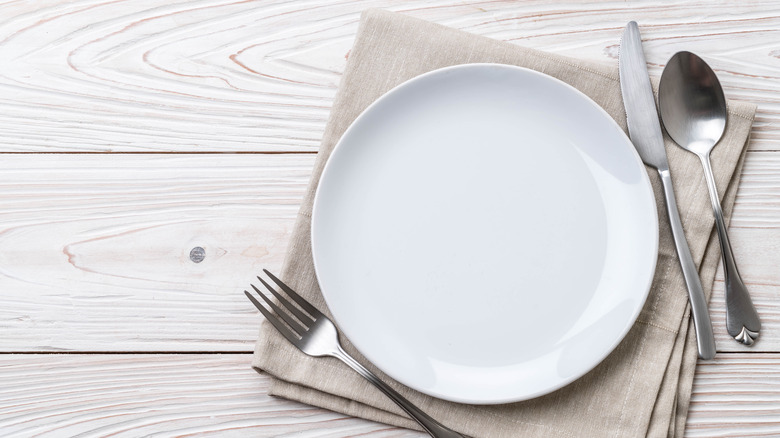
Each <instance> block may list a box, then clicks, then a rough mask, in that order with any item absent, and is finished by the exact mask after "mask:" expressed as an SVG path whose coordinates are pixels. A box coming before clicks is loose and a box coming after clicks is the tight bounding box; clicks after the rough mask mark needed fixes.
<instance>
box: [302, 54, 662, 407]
mask: <svg viewBox="0 0 780 438" xmlns="http://www.w3.org/2000/svg"><path fill="white" fill-rule="evenodd" d="M472 68H476V69H480V68H498V69H509V70H517V71H521V72H523V73H525V74H530V75H534V76H538V77H541V78H544V79H545V80H549V81H552V82H555V83H557V84H559V85H562V86H563V87H564V88H567V89H568V90H569V91H571V92H573V93H574V94H575V95H578V96H579V97H580V98H581V99H583V100H584V101H586V102H588V104H589V105H591V106H592V107H593V108H594V109H595V110H596V111H598V112H600V113H601V115H602V116H604V118H605V119H606V120H607V123H610V124H613V125H614V126H615V127H616V128H618V129H617V130H618V131H619V132H620V134H619V136H621V137H622V138H623V139H624V140H625V142H626V143H627V147H628V149H629V150H630V151H631V152H630V154H631V156H632V157H633V159H634V161H635V162H636V164H638V165H639V168H640V169H645V171H644V172H639V173H640V179H641V180H642V183H640V184H641V185H642V186H644V187H645V188H646V189H647V193H648V194H649V196H647V197H645V198H646V199H645V200H646V201H647V202H648V205H649V207H650V208H649V210H650V211H653V212H655V214H652V215H651V221H652V224H651V226H650V229H651V230H652V233H653V236H652V237H653V238H652V239H651V242H652V254H654V255H655V256H654V257H651V260H652V263H651V266H648V272H649V275H648V278H647V279H646V285H645V286H644V287H643V288H642V290H643V292H642V293H641V300H640V303H641V304H639V305H637V307H636V308H635V309H634V311H633V314H632V315H631V316H630V318H629V321H630V324H627V325H626V327H624V329H623V330H622V331H621V332H620V333H619V335H618V336H616V337H615V340H614V341H613V342H612V343H611V345H610V347H609V348H605V349H604V352H603V353H602V354H601V355H599V357H598V360H595V361H594V362H593V364H591V365H589V366H588V367H586V369H585V370H584V371H582V372H581V373H573V374H572V375H571V376H569V377H567V378H563V379H559V381H558V382H557V383H556V384H555V385H552V386H548V387H546V389H544V390H538V391H535V392H533V393H526V394H523V395H519V396H515V397H503V398H492V399H489V400H488V399H473V398H469V397H459V396H453V395H451V394H442V393H437V392H436V391H431V390H430V389H425V390H423V389H420V388H416V387H415V386H414V385H411V384H410V383H408V381H407V380H406V379H405V378H404V377H403V376H396V375H395V374H394V373H392V372H388V371H386V370H385V369H384V368H383V367H382V366H381V364H379V363H377V362H376V361H374V360H372V359H371V358H370V357H369V355H366V354H365V353H364V352H363V351H362V350H361V349H360V348H358V346H357V345H355V343H354V342H352V341H351V340H350V343H352V345H353V346H354V347H355V349H356V350H358V351H359V352H360V354H362V355H363V356H364V357H365V358H366V360H368V361H369V362H371V363H372V364H373V365H374V366H376V367H377V368H379V369H380V370H381V371H382V372H384V373H385V374H387V375H388V376H389V377H390V378H392V379H394V380H396V381H397V382H399V383H401V384H403V385H405V386H407V387H409V388H411V389H414V390H415V391H419V392H421V393H423V394H426V395H429V396H431V397H435V398H439V399H442V400H447V401H452V402H456V403H466V404H474V405H494V404H504V403H514V402H519V401H525V400H531V399H534V398H537V397H540V396H543V395H546V394H550V393H552V392H555V391H557V390H559V389H561V388H563V387H565V386H567V385H568V384H570V383H572V382H574V381H576V380H578V379H580V378H581V377H582V376H584V375H585V374H587V373H589V372H590V371H592V370H593V369H594V368H596V367H597V366H598V365H599V364H601V363H602V362H603V361H604V359H606V358H607V357H608V356H609V355H610V354H611V353H612V352H613V351H614V350H615V349H616V348H617V346H618V345H620V343H621V342H622V341H623V340H624V339H625V337H626V335H627V334H628V332H629V331H630V330H631V328H632V327H634V325H636V323H637V319H638V317H639V315H640V314H641V312H642V309H643V308H644V306H645V304H646V303H647V298H648V297H649V294H650V290H651V289H652V284H653V280H654V278H655V271H656V268H657V264H658V256H659V255H658V248H659V245H660V242H659V240H660V229H659V226H660V221H659V213H658V205H657V204H656V202H655V196H654V193H655V191H654V189H653V187H652V184H651V182H650V177H649V175H648V172H647V169H646V165H645V164H644V162H643V161H642V159H641V157H640V156H639V153H638V151H637V150H636V147H635V146H634V145H633V142H632V141H631V139H630V138H629V137H628V135H627V134H626V132H625V130H624V129H623V128H622V127H621V126H620V125H619V124H618V122H617V121H616V120H615V119H614V118H613V117H612V116H611V115H610V114H609V113H608V112H607V111H606V110H605V109H604V108H603V107H602V106H601V105H599V104H598V103H596V102H595V101H594V100H593V99H592V98H591V97H589V96H588V95H587V94H585V93H584V92H582V91H580V90H579V89H577V88H575V87H574V86H572V85H570V84H568V83H566V82H564V81H562V80H560V79H558V78H556V77H553V76H550V75H548V74H545V73H542V72H539V71H536V70H533V69H530V68H526V67H520V66H516V65H512V64H502V63H491V62H478V63H464V64H455V65H450V66H446V67H442V68H437V69H434V70H431V71H428V72H425V73H422V74H420V75H417V76H415V77H412V78H410V79H407V80H405V81H403V82H401V83H400V84H398V85H396V86H394V87H392V88H391V89H390V90H388V91H386V92H384V93H383V94H382V95H381V96H379V97H378V98H377V99H376V100H374V101H373V102H371V103H370V104H369V105H368V106H367V107H366V108H365V109H363V110H362V111H361V112H360V114H359V115H358V116H357V117H356V118H355V119H354V120H353V121H352V122H351V123H350V124H349V126H348V127H347V129H345V130H344V133H343V134H342V135H341V136H340V137H339V139H338V141H337V142H336V144H335V145H334V147H333V148H332V149H331V152H330V154H329V156H328V157H327V160H326V162H325V165H324V166H323V169H322V171H321V173H320V176H319V178H318V180H317V187H316V189H315V193H314V199H313V201H312V211H311V218H310V224H309V231H310V243H311V252H312V262H313V266H314V273H315V277H316V279H317V284H318V285H319V288H320V291H321V293H322V297H323V299H324V301H325V305H326V306H328V310H329V311H330V313H331V315H332V316H333V319H334V320H335V322H336V325H337V326H338V329H339V331H340V332H341V333H342V335H344V336H346V332H345V330H344V329H343V328H342V327H341V325H340V324H339V322H338V319H337V318H336V315H335V314H334V312H333V311H332V310H331V306H330V304H329V300H328V296H327V292H326V289H325V287H323V284H322V281H321V275H320V270H321V269H322V268H320V267H319V264H318V262H317V256H316V255H315V254H316V249H315V247H316V246H317V244H316V242H317V239H316V237H315V236H316V235H317V232H316V231H315V230H316V227H315V224H316V223H317V221H316V217H317V211H318V208H317V206H318V205H319V204H320V199H321V197H320V192H321V187H322V184H321V183H322V181H323V179H324V178H326V175H328V173H329V169H331V168H332V167H333V166H331V163H332V162H333V160H332V159H333V157H334V156H336V154H337V153H339V151H341V150H343V149H344V148H343V147H342V145H343V144H344V141H343V140H344V139H345V138H347V137H348V134H349V133H350V132H351V131H352V130H353V128H354V127H355V126H356V125H358V124H359V123H360V121H361V120H362V119H363V118H364V116H365V115H366V114H367V113H370V112H371V110H372V109H373V108H374V107H375V106H378V105H380V104H381V103H382V102H384V101H385V100H387V99H388V98H389V96H391V95H394V94H396V93H397V92H399V91H400V90H402V89H404V88H406V87H407V86H409V85H410V84H412V83H415V82H417V81H420V80H423V79H424V78H427V77H429V76H432V75H437V74H442V73H444V72H447V71H452V70H461V69H472ZM347 338H348V339H349V337H348V336H347Z"/></svg>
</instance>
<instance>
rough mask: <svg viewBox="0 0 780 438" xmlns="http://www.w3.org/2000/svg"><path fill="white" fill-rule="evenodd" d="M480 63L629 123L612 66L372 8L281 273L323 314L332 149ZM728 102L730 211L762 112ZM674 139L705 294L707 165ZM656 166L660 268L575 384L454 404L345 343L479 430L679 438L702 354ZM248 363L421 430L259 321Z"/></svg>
mask: <svg viewBox="0 0 780 438" xmlns="http://www.w3.org/2000/svg"><path fill="white" fill-rule="evenodd" d="M616 38H617V33H616ZM617 43H618V41H617V40H616V41H615V44H617ZM474 62H495V63H504V64H512V65H518V66H522V67H527V68H531V69H534V70H537V71H540V72H543V73H546V74H548V75H551V76H554V77H556V78H558V79H561V80H563V81H565V82H567V83H569V84H571V85H572V86H574V87H576V88H578V89H579V90H581V91H582V92H584V93H585V94H586V95H588V96H589V97H590V98H592V99H593V100H595V101H596V102H597V103H598V104H599V105H601V106H602V107H603V108H604V109H605V110H606V111H607V112H608V113H609V114H610V115H611V116H612V117H613V118H614V119H615V120H616V121H617V122H618V123H619V124H620V125H621V126H623V127H624V129H625V126H626V121H625V112H624V109H623V102H622V98H621V94H620V86H619V81H618V75H617V68H616V66H615V65H601V64H597V63H592V62H586V61H580V60H577V59H571V58H565V57H562V56H557V55H551V54H547V53H543V52H539V51H534V50H529V49H525V48H522V47H518V46H515V45H513V44H508V43H504V42H499V41H494V40H491V39H488V38H484V37H479V36H474V35H470V34H467V33H464V32H461V31H457V30H453V29H449V28H446V27H443V26H440V25H436V24H431V23H427V22H424V21H420V20H417V19H412V18H409V17H405V16H403V15H399V14H394V13H389V12H384V11H380V10H370V11H367V12H365V13H364V15H363V17H362V21H361V24H360V29H359V31H358V34H357V38H356V40H355V43H354V46H353V48H352V51H351V53H350V56H349V61H348V64H347V67H346V70H345V72H344V75H343V78H342V81H341V86H340V89H339V92H338V95H337V97H336V100H335V103H334V105H333V109H332V111H331V115H330V120H329V121H328V124H327V127H326V130H325V135H324V138H323V140H322V145H321V148H320V151H319V156H318V157H317V161H316V164H315V167H314V171H313V175H312V179H311V183H310V185H309V189H308V192H307V194H306V196H305V198H304V200H303V205H302V206H301V209H300V214H299V216H298V219H297V223H296V225H295V228H294V230H293V233H292V238H291V242H290V246H289V252H288V254H287V258H286V261H285V264H284V267H283V269H282V272H281V278H282V279H283V280H285V281H286V282H288V283H289V285H290V286H292V287H293V288H294V289H296V290H297V291H298V292H300V293H301V294H302V295H304V296H305V297H306V298H307V299H309V300H310V301H312V302H313V303H314V304H315V305H316V306H317V307H318V308H319V309H321V310H322V311H324V312H326V313H328V311H327V308H326V306H325V304H324V301H323V298H322V296H321V294H320V290H319V287H318V285H317V280H316V278H315V274H314V267H313V265H312V258H311V247H310V234H309V226H310V218H311V211H312V201H313V197H314V192H315V189H316V187H317V183H318V181H319V177H320V173H321V171H322V168H323V165H324V164H325V162H326V160H327V159H328V155H329V154H330V152H331V150H332V148H333V147H334V145H335V144H336V142H337V141H338V140H339V138H340V137H341V135H342V134H343V133H344V131H345V129H346V128H347V127H348V126H349V124H350V123H351V122H352V121H353V120H354V119H355V118H356V117H357V116H358V114H360V112H361V111H363V110H364V109H365V108H366V107H367V106H368V105H369V104H370V103H371V102H373V101H374V100H376V99H377V98H378V97H379V96H381V95H382V94H383V93H385V92H387V91H388V90H390V89H391V88H393V87H394V86H396V85H398V84H400V83H402V82H404V81H405V80H407V79H410V78H413V77H415V76H417V75H420V74H422V73H425V72H428V71H431V70H434V69H437V68H440V67H445V66H449V65H454V64H464V63H474ZM729 105H730V107H729V121H728V125H727V131H726V134H725V136H724V138H723V139H722V140H721V142H720V144H719V146H718V147H717V148H716V149H715V151H714V154H713V157H712V158H713V168H714V172H715V178H716V180H717V184H718V187H719V188H720V193H721V194H724V200H723V207H724V212H725V214H726V216H727V218H728V217H729V216H730V213H731V207H732V206H733V203H734V198H735V194H736V190H737V185H738V181H739V175H740V171H741V168H742V160H743V157H744V151H745V149H746V143H747V139H748V134H749V132H750V127H751V124H752V120H753V116H754V113H755V107H754V106H753V105H749V104H738V103H734V102H730V104H729ZM666 146H667V151H668V153H669V162H670V164H671V168H672V174H673V175H674V182H675V191H676V193H677V198H678V203H679V207H680V212H681V215H682V220H683V224H684V227H685V231H686V235H687V238H688V241H689V243H690V247H691V252H692V253H693V257H694V259H695V260H696V261H697V263H700V267H701V268H700V272H701V278H702V283H703V284H704V286H705V289H706V291H707V293H708V294H709V293H710V290H711V286H712V283H713V279H714V276H715V269H716V267H717V263H718V260H719V252H718V248H717V241H716V240H715V238H714V237H713V236H714V235H713V219H712V213H711V210H710V205H709V200H708V197H707V196H708V195H707V191H706V190H707V189H706V186H705V184H704V181H703V175H702V172H701V170H700V164H699V162H698V159H697V158H696V157H695V156H694V155H692V154H689V153H687V152H685V151H683V150H682V149H681V148H679V147H677V146H674V145H673V144H672V143H671V142H670V141H668V139H667V145H666ZM475 152H478V151H475ZM649 173H650V177H651V181H652V183H653V187H654V189H655V193H656V202H657V205H658V211H659V219H660V246H659V255H658V257H659V258H658V267H657V270H656V274H655V278H654V280H653V286H652V289H651V291H650V295H649V297H648V299H647V303H646V305H645V307H644V309H643V310H642V313H641V315H640V316H639V319H638V321H637V323H636V324H635V325H634V327H633V328H632V329H631V331H630V332H629V333H628V335H627V336H626V338H625V340H623V342H622V343H621V344H620V345H619V346H618V347H617V348H616V349H615V351H613V352H612V354H611V355H610V356H609V357H607V359H605V360H604V361H603V362H602V363H601V364H600V365H598V366H597V367H596V368H595V369H594V370H592V371H591V372H589V373H588V374H586V375H585V376H583V377H582V378H580V379H578V380H577V381H575V382H573V383H571V384H569V385H568V386H566V387H564V388H562V389H560V390H558V391H555V392H553V393H551V394H548V395H546V396H543V397H539V398H537V399H534V400H529V401H525V402H519V403H511V404H503V405H493V406H473V405H465V404H457V403H451V402H447V401H443V400H439V399H435V398H432V397H429V396H426V395H423V394H421V393H419V392H416V391H414V390H411V389H409V388H407V387H404V386H402V385H400V384H398V383H396V382H394V381H392V380H391V379H389V378H388V377H387V376H386V375H384V374H383V373H381V372H380V371H378V370H377V369H376V367H374V366H373V365H371V364H369V363H367V362H366V361H365V359H364V358H363V357H362V356H361V355H360V354H359V353H358V352H357V351H355V349H354V348H353V347H352V345H351V344H349V342H348V341H347V340H346V338H345V337H343V336H342V341H343V343H344V344H345V348H346V349H347V351H349V353H350V354H353V355H355V356H356V357H357V358H358V360H360V361H361V362H363V363H364V364H365V365H367V366H368V367H369V368H371V369H372V370H373V371H374V372H377V374H378V375H379V376H380V377H381V378H382V379H383V380H385V381H387V382H390V384H391V385H392V386H393V387H394V388H395V389H397V390H398V391H399V392H400V393H402V394H404V395H405V396H407V397H408V398H409V399H410V400H411V401H412V402H414V403H415V404H417V405H418V406H419V407H420V408H422V409H423V410H424V411H426V412H427V413H429V414H430V415H431V416H433V417H435V418H436V419H438V420H440V421H441V422H442V423H444V424H446V425H448V426H450V427H452V428H454V429H456V430H458V431H460V432H462V433H465V434H467V435H470V436H472V437H545V438H550V437H615V438H624V437H641V436H652V437H661V436H682V432H683V428H684V426H685V418H686V414H687V409H688V403H689V399H690V394H691V386H692V381H693V373H694V368H695V365H696V360H697V357H696V345H695V342H694V337H693V335H692V329H691V323H690V321H689V318H688V308H687V302H688V300H687V292H686V289H685V285H684V283H683V276H682V273H681V271H680V267H679V264H678V261H677V256H676V254H675V251H674V246H673V242H672V238H671V232H670V229H669V223H668V221H667V219H666V212H665V207H664V204H663V200H662V198H661V195H660V194H661V187H660V184H659V181H658V178H657V177H656V174H655V172H654V171H650V172H649ZM253 366H254V367H255V368H256V369H257V370H259V371H264V372H266V373H268V374H270V375H271V376H272V377H273V382H274V383H273V386H272V387H271V393H272V394H274V395H278V396H281V397H285V398H289V399H294V400H299V401H302V402H304V403H309V404H312V405H317V406H322V407H325V408H328V409H332V410H334V411H338V412H343V413H346V414H349V415H354V416H358V417H363V418H368V419H372V420H376V421H380V422H384V423H389V424H393V425H399V426H404V427H409V428H415V429H419V428H418V427H417V425H416V424H415V423H414V422H413V421H412V420H410V419H408V418H407V417H406V416H405V415H404V414H403V413H402V412H401V411H400V410H399V409H398V408H397V407H396V406H395V405H394V404H393V403H392V402H391V401H390V400H388V399H387V398H386V397H385V396H384V395H382V394H381V393H380V392H379V391H377V390H376V389H374V388H373V387H372V386H371V385H370V384H369V383H367V382H366V381H364V380H363V379H362V378H360V377H359V376H358V375H357V374H355V373H354V372H353V371H352V370H350V369H349V368H347V367H346V366H345V365H343V364H342V363H340V362H338V361H337V360H336V359H332V358H324V359H315V358H310V357H308V356H306V355H304V354H303V353H301V352H299V351H298V350H297V349H296V348H295V347H293V346H292V345H290V344H289V343H288V342H287V341H286V340H285V339H283V338H282V337H281V336H279V335H278V334H277V333H276V331H275V330H274V329H273V327H271V326H270V325H269V324H268V323H266V322H264V323H263V325H262V327H261V330H260V338H259V340H258V342H257V346H256V350H255V355H254V359H253Z"/></svg>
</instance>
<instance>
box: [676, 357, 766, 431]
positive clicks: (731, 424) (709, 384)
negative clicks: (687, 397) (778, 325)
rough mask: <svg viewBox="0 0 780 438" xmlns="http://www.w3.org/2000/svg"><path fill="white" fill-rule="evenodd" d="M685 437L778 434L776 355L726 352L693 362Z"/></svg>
mask: <svg viewBox="0 0 780 438" xmlns="http://www.w3.org/2000/svg"><path fill="white" fill-rule="evenodd" d="M685 436H686V437H691V438H693V437H702V438H703V437H708V438H714V437H739V438H747V437H773V436H774V437H776V436H780V355H778V354H756V353H747V354H746V353H731V354H722V355H720V356H718V357H717V358H716V359H715V360H714V361H702V362H699V365H698V367H697V368H696V378H695V380H694V383H693V398H692V400H691V411H690V414H689V416H688V422H687V426H686V430H685Z"/></svg>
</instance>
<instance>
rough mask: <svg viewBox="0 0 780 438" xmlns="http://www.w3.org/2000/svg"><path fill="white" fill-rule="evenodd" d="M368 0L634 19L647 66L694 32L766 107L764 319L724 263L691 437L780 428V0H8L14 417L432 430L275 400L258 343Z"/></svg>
mask: <svg viewBox="0 0 780 438" xmlns="http://www.w3.org/2000/svg"><path fill="white" fill-rule="evenodd" d="M368 7H382V8H386V9H390V10H396V11H400V12H404V13H406V14H408V15H412V16H415V17H418V18H422V19H426V20H429V21H434V22H438V23H441V24H444V25H447V26H451V27H455V28H459V29H463V30H466V31H468V32H472V33H475V34H480V35H485V36H488V37H492V38H496V39H500V40H506V41H511V42H514V43H517V44H522V45H525V46H528V47H534V48H538V49H543V50H548V51H552V52H557V53H561V54H568V55H572V56H577V57H581V58H587V59H592V60H600V61H602V62H606V63H611V64H612V65H615V64H616V57H617V46H618V40H619V37H620V34H621V30H622V28H623V26H624V25H625V23H626V21H628V20H632V19H633V20H637V21H639V23H640V26H641V27H642V32H643V37H644V39H645V44H644V47H645V51H646V54H647V57H648V61H649V63H650V72H651V74H654V75H658V74H660V71H661V68H662V67H663V64H664V63H665V61H666V59H668V58H669V57H670V56H671V55H672V54H673V53H674V52H676V51H678V50H683V49H685V50H690V51H694V52H697V53H698V54H699V55H701V56H703V57H704V58H705V59H706V60H707V61H708V62H710V64H711V65H712V66H713V67H714V69H715V70H716V71H717V73H718V74H719V76H720V79H721V81H722V83H723V84H724V86H725V88H726V93H727V96H728V97H730V98H733V99H742V100H747V101H752V102H755V103H757V104H758V105H759V111H758V114H757V118H756V123H755V128H754V132H753V140H752V142H751V151H750V153H749V154H748V160H747V164H746V169H745V175H744V178H743V181H742V184H741V186H740V191H739V195H738V199H737V206H736V209H735V215H734V218H733V221H732V228H731V237H732V243H733V245H734V247H735V251H736V255H737V258H738V261H739V264H740V269H741V271H742V273H743V275H744V277H745V280H746V281H747V282H748V286H749V288H750V289H751V292H752V294H753V296H754V299H755V301H756V304H757V305H758V307H759V310H760V312H761V315H762V317H763V320H764V329H763V333H762V338H761V341H760V342H759V343H758V344H757V345H756V346H755V347H753V348H752V349H747V348H745V347H740V346H739V345H738V344H736V343H734V342H733V341H731V340H730V339H729V338H728V337H727V335H725V327H724V323H723V312H724V306H723V298H722V289H723V284H722V276H721V275H719V276H718V280H717V281H716V285H715V297H714V299H713V303H712V313H713V320H714V322H715V324H716V327H715V330H716V332H717V333H718V338H717V342H718V349H719V350H720V351H721V352H722V354H721V355H720V356H719V358H718V359H717V360H716V361H715V362H712V363H702V364H700V365H699V368H698V373H697V379H696V383H695V387H694V400H693V405H692V408H691V415H690V419H689V422H688V429H687V434H688V436H691V437H716V436H717V437H725V436H734V437H745V436H780V400H779V399H778V396H777V394H778V393H780V374H779V372H778V370H780V355H778V352H780V269H778V266H780V80H779V79H780V1H755V2H737V1H724V2H718V3H712V2H706V1H691V2H685V3H682V2H680V3H678V4H674V3H666V2H661V1H659V0H653V1H638V2H591V1H574V2H565V3H561V2H552V1H549V0H532V1H523V2H518V1H514V0H512V1H487V0H486V1H472V0H467V1H462V2H454V1H452V0H433V1H423V0H413V1H391V0H371V1H360V2H359V1H355V0H339V1H327V0H302V1H290V0H288V1H282V0H262V1H260V0H257V1H233V0H198V1H186V0H179V1H161V0H134V1H129V0H128V1H98V0H77V1H66V0H45V1H44V0H41V1H35V2H30V1H8V2H2V3H0V61H2V64H0V65H2V68H1V69H0V304H2V305H1V306H0V353H23V354H0V435H2V436H5V435H11V434H13V436H20V437H21V436H23V437H27V436H33V435H44V436H71V435H76V434H82V436H106V435H111V434H117V435H124V436H138V435H145V434H149V435H158V436H184V435H214V436H217V435H218V436H233V435H235V436H238V435H241V436H244V435H246V434H247V433H250V434H251V435H254V436H293V435H294V436H304V437H341V436H356V435H360V436H372V437H384V436H388V437H389V436H394V437H406V436H409V437H411V436H421V435H419V434H417V433H413V432H407V431H400V430H398V429H392V428H388V427H386V426H383V425H377V424H373V423H369V422H365V421H362V420H357V419H351V418H345V417H343V416H341V415H337V414H334V413H330V412H326V411H323V410H320V409H317V408H312V407H307V406H302V405H299V404H296V403H291V402H287V401H284V400H277V399H274V398H271V397H268V396H267V395H266V394H267V385H268V380H267V379H266V378H265V377H262V376H259V375H257V374H256V373H254V372H253V371H251V370H250V369H249V365H248V364H249V356H248V355H247V354H245V353H248V352H250V351H251V349H252V343H253V340H254V336H255V333H256V329H257V324H258V323H259V318H258V316H257V314H256V313H255V312H254V311H252V309H251V308H250V307H249V306H248V304H247V303H246V302H245V301H244V298H243V296H242V294H241V293H240V290H241V289H242V288H243V287H244V285H245V284H246V283H247V282H248V281H249V279H250V278H251V276H252V273H253V272H256V271H257V270H259V269H260V268H261V267H267V268H270V269H278V267H279V266H280V265H281V263H282V259H283V257H284V252H285V249H286V243H287V237H288V236H289V232H290V229H291V227H292V224H293V220H294V217H295V214H296V211H297V208H298V205H299V203H300V199H301V196H302V194H303V192H304V190H305V187H306V184H307V181H308V177H309V173H310V169H311V166H312V164H313V162H314V155H313V154H312V152H315V151H316V149H317V145H318V142H319V139H320V136H321V134H322V130H323V128H324V125H325V122H326V119H327V116H328V111H329V108H330V106H331V103H332V99H333V96H334V95H335V91H336V88H337V86H338V81H339V78H340V74H341V71H342V70H343V68H344V65H345V63H346V60H347V58H348V55H349V49H350V46H351V44H352V39H353V37H354V34H355V31H356V30H357V23H358V20H359V14H360V11H362V10H363V9H365V8H368ZM47 152H57V153H56V154H47ZM84 152H99V153H96V154H91V153H88V154H85V153H84ZM137 152H151V153H150V154H137ZM220 152H240V153H235V154H221V153H220ZM196 246H200V247H203V248H204V249H205V252H206V258H205V259H204V261H203V262H201V263H198V264H196V263H193V262H192V261H190V259H189V251H190V250H191V249H192V248H193V247H196ZM42 352H65V353H68V354H62V355H60V354H35V353H42ZM87 352H88V353H90V354H78V353H87ZM107 352H112V353H122V354H105V353H107ZM141 352H148V353H151V354H140V353H141ZM217 352H233V353H240V354H223V355H219V354H214V353H217ZM171 353H184V354H171Z"/></svg>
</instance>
